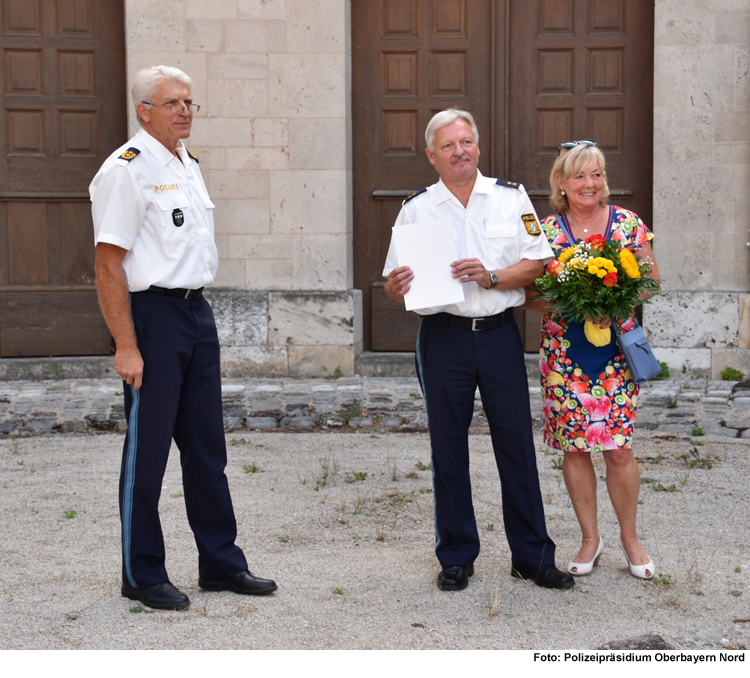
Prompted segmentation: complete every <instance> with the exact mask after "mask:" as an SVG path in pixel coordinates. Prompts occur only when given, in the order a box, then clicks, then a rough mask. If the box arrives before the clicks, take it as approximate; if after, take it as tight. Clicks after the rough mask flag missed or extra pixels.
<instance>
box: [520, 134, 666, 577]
mask: <svg viewBox="0 0 750 678" xmlns="http://www.w3.org/2000/svg"><path fill="white" fill-rule="evenodd" d="M604 168H605V160H604V156H603V155H602V153H601V151H599V149H597V148H596V144H595V142H593V141H590V140H586V141H583V142H567V143H565V144H561V147H560V155H559V156H558V158H557V161H556V162H555V164H554V166H553V168H552V172H551V174H550V184H551V186H552V197H551V199H550V202H551V204H552V207H553V209H554V210H555V211H556V213H557V214H553V215H551V216H549V217H547V218H546V219H544V220H542V222H541V226H542V230H543V231H544V233H545V234H546V235H547V238H548V240H549V242H550V245H551V246H552V249H553V251H554V252H555V256H557V257H559V256H560V255H562V253H563V252H564V250H565V249H567V248H568V247H570V246H571V245H572V244H574V243H575V242H576V241H577V240H586V239H589V238H592V237H594V238H595V236H599V238H601V239H603V240H607V239H611V240H616V241H618V242H621V243H622V244H623V245H626V246H627V247H629V248H630V249H631V250H632V251H633V252H638V254H639V256H640V257H642V258H643V257H646V258H649V259H650V260H651V262H652V264H651V268H652V275H653V276H654V277H656V278H658V277H659V271H658V269H657V267H656V262H655V260H654V253H653V250H652V249H651V239H652V238H653V235H652V233H651V232H650V231H649V229H648V228H647V227H646V226H645V224H644V223H643V222H642V221H641V220H640V218H639V217H638V215H636V214H634V213H633V212H630V211H628V210H625V209H622V208H620V207H615V206H610V205H608V198H609V188H608V186H607V180H606V174H605V171H604ZM595 239H596V238H595ZM562 256H563V258H565V255H562ZM527 307H533V308H537V309H540V308H542V306H541V304H540V303H539V302H530V303H529V304H528V305H527ZM543 310H545V311H547V312H546V313H545V315H544V318H543V320H542V337H541V348H540V357H541V359H540V368H541V378H542V393H543V397H544V437H545V442H546V443H547V445H549V446H550V447H551V448H554V449H556V450H561V451H562V452H563V455H564V458H563V476H564V478H565V485H566V487H567V488H568V492H569V494H570V498H571V501H572V503H573V508H574V510H575V513H576V517H577V518H578V522H579V524H580V526H581V532H582V541H581V548H580V549H579V551H578V553H577V554H576V555H575V557H574V558H573V560H572V561H571V562H570V563H569V565H568V571H569V572H570V573H571V574H573V575H576V576H583V575H587V574H590V573H591V571H592V570H593V568H594V566H595V565H596V564H597V563H598V561H599V558H600V556H601V554H602V550H603V548H604V541H603V540H602V538H601V536H600V535H599V529H598V526H597V506H596V483H597V480H596V474H595V472H594V467H593V464H592V462H591V453H592V452H601V453H602V455H603V456H604V461H605V463H606V466H607V490H608V492H609V496H610V499H611V501H612V506H613V507H614V510H615V513H616V515H617V520H618V522H619V524H620V545H621V548H622V550H623V551H624V553H625V557H626V558H627V561H628V566H629V568H630V572H631V574H632V575H633V576H635V577H639V578H641V579H650V578H651V577H653V575H654V565H653V563H652V562H651V559H650V558H649V557H648V555H647V554H646V551H645V550H644V548H643V546H641V543H640V541H639V539H638V534H637V531H636V513H637V510H638V493H639V490H640V472H639V469H638V464H637V462H636V461H635V459H634V458H633V454H632V452H631V449H630V441H631V438H632V435H633V424H634V422H635V411H636V403H637V399H638V386H636V385H635V384H634V383H633V380H632V377H631V374H630V371H629V369H628V366H627V363H626V362H625V360H624V358H623V354H622V352H621V351H620V348H619V346H618V344H617V342H616V337H615V333H614V332H612V333H611V335H612V339H611V341H610V343H609V344H608V345H605V346H600V347H598V346H594V345H593V344H592V343H590V342H589V341H588V340H587V339H586V337H585V335H584V329H583V327H584V325H583V323H575V322H569V321H567V320H566V319H565V318H563V317H561V316H560V315H558V314H555V313H552V312H549V309H547V308H544V309H543ZM597 320H598V324H599V327H601V328H606V327H610V326H611V324H612V322H613V321H616V322H618V325H619V326H620V328H621V331H622V332H627V331H628V330H630V329H632V327H633V322H634V321H633V315H632V314H631V316H630V317H629V318H624V319H616V320H615V319H611V318H604V319H601V318H599V319H597Z"/></svg>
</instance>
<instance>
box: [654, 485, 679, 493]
mask: <svg viewBox="0 0 750 678" xmlns="http://www.w3.org/2000/svg"><path fill="white" fill-rule="evenodd" d="M654 492H681V490H678V489H677V486H676V485H675V484H674V483H672V484H671V485H667V486H664V485H662V484H661V483H656V484H655V485H654Z"/></svg>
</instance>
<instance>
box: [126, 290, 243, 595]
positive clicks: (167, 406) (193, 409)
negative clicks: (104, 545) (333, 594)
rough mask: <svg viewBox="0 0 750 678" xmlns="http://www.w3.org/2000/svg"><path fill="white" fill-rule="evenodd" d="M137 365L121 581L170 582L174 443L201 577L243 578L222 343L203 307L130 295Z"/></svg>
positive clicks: (130, 406) (129, 396) (130, 394)
mask: <svg viewBox="0 0 750 678" xmlns="http://www.w3.org/2000/svg"><path fill="white" fill-rule="evenodd" d="M130 303H131V312H132V316H133V325H134V326H135V331H136V337H137V340H138V348H139V349H140V352H141V356H142V357H143V362H144V370H143V386H142V387H141V388H140V390H138V391H136V390H135V389H133V388H132V386H127V385H126V386H125V415H126V417H127V421H128V432H127V435H126V437H125V446H124V450H123V457H122V470H121V474H120V517H121V521H122V559H123V567H122V579H123V582H125V583H127V584H129V585H130V586H137V587H139V588H148V587H149V586H154V585H156V584H160V583H162V582H165V581H167V580H168V577H167V571H166V568H165V567H164V538H163V535H162V530H161V523H160V521H159V495H160V494H161V486H162V480H163V478H164V471H165V469H166V466H167V457H168V455H169V448H170V445H171V442H172V438H174V440H175V443H176V444H177V447H178V448H179V450H180V462H181V464H182V483H183V491H184V493H185V505H186V508H187V515H188V521H189V522H190V527H191V529H192V530H193V534H194V535H195V542H196V544H197V546H198V572H199V576H201V577H205V578H209V579H210V578H213V577H222V576H226V575H232V574H235V573H237V572H241V571H243V570H245V569H247V562H246V561H245V557H244V555H243V554H242V551H241V549H240V548H239V547H238V546H237V545H236V544H235V543H234V542H235V538H236V536H237V523H236V521H235V517H234V510H233V509H232V500H231V497H230V496H229V485H228V484H227V478H226V476H225V475H224V468H225V467H226V464H227V448H226V441H225V438H224V422H223V416H222V404H221V372H220V367H219V339H218V336H217V333H216V324H215V322H214V317H213V312H212V311H211V307H210V306H209V304H208V302H207V301H206V300H205V299H203V298H201V299H197V300H194V301H188V300H187V299H182V298H180V297H170V296H166V295H163V294H159V293H156V292H136V293H134V294H132V295H131V300H130Z"/></svg>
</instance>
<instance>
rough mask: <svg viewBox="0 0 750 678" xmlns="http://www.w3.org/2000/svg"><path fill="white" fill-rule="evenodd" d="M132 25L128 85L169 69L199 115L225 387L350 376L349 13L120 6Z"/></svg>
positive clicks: (289, 5)
mask: <svg viewBox="0 0 750 678" xmlns="http://www.w3.org/2000/svg"><path fill="white" fill-rule="evenodd" d="M126 13H127V52H128V81H129V82H130V80H131V79H132V77H133V76H134V75H135V73H136V72H137V71H138V70H140V69H141V68H144V67H146V66H154V65H158V64H168V65H172V66H177V67H178V68H181V69H183V70H184V71H185V72H187V73H188V74H189V75H190V76H191V78H192V79H193V82H194V86H193V98H194V100H195V102H196V103H198V104H200V105H201V110H200V112H199V113H198V114H196V116H195V119H194V121H193V131H192V135H191V137H190V140H189V148H190V150H191V151H192V152H193V153H195V154H196V155H197V156H198V158H199V160H200V165H201V170H202V172H203V175H204V177H205V179H206V183H207V185H208V189H209V192H210V194H211V198H212V200H213V201H214V203H215V204H216V210H215V222H216V243H217V246H218V249H219V256H220V259H221V261H220V267H219V276H218V278H217V280H216V289H214V290H213V291H212V293H211V301H212V303H213V305H214V308H215V312H216V317H217V324H218V326H219V332H220V336H221V339H222V353H223V361H224V363H225V365H224V366H225V372H226V373H227V376H243V375H248V376H265V375H268V376H284V375H294V376H311V375H313V374H321V375H322V374H324V373H325V372H326V370H327V371H335V370H336V369H338V370H339V372H340V373H342V374H345V375H348V374H352V372H353V366H354V358H355V357H356V356H357V355H358V354H359V353H360V352H361V350H362V311H361V306H362V304H361V295H360V294H359V292H357V291H356V290H353V289H351V288H352V284H353V282H352V281H353V272H352V259H353V257H352V192H351V182H352V176H351V105H350V99H351V90H350V80H351V76H350V72H351V39H350V35H351V30H350V1H349V0H315V2H311V1H310V0H160V2H157V3H154V2H150V1H146V0H126ZM137 129H138V125H137V122H136V119H135V113H134V111H133V110H132V102H131V110H130V131H131V133H135V132H136V131H137ZM313 315H315V316H316V317H315V318H313V317H312V316H313ZM282 334H283V336H282Z"/></svg>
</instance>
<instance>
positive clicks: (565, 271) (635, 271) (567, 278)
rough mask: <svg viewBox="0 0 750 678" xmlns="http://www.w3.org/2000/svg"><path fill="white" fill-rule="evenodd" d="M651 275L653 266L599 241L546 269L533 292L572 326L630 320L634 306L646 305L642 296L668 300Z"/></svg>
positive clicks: (570, 250)
mask: <svg viewBox="0 0 750 678" xmlns="http://www.w3.org/2000/svg"><path fill="white" fill-rule="evenodd" d="M650 274H651V262H650V260H648V259H641V258H640V257H638V256H636V255H634V254H633V253H632V252H631V251H630V250H629V249H628V248H627V247H623V246H622V245H620V244H619V243H617V242H613V241H609V242H608V241H606V240H604V238H603V237H602V236H600V235H594V236H592V237H590V238H588V239H586V240H582V241H578V243H576V245H575V247H569V248H568V249H566V250H564V251H563V252H562V253H561V254H560V257H559V258H558V259H553V260H552V261H551V262H550V263H549V264H547V269H546V271H545V274H544V275H543V276H542V277H541V278H537V279H536V280H535V281H534V291H535V292H536V293H537V294H538V298H539V299H543V300H544V301H546V302H547V303H548V304H551V305H552V307H553V308H554V309H555V311H556V312H557V313H560V314H561V315H562V316H564V317H565V318H567V319H568V320H572V321H575V322H585V320H586V319H596V318H610V319H612V318H620V319H625V318H627V317H628V316H629V315H630V313H631V312H632V310H633V307H634V306H636V305H638V304H642V303H645V302H646V300H644V299H643V298H642V297H640V296H639V295H640V294H641V292H644V293H646V294H650V295H657V294H663V292H661V291H660V290H659V283H660V281H659V279H658V278H652V277H651V275H650Z"/></svg>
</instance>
